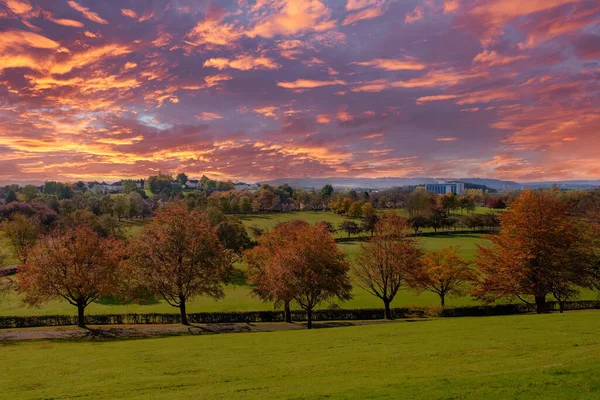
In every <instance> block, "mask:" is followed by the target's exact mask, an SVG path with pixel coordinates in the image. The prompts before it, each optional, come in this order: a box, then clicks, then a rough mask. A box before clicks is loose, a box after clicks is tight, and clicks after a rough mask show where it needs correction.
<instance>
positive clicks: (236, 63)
mask: <svg viewBox="0 0 600 400" xmlns="http://www.w3.org/2000/svg"><path fill="white" fill-rule="evenodd" d="M203 66H204V67H214V68H217V69H219V70H223V69H225V68H232V69H239V70H241V71H249V70H251V69H277V68H279V64H277V63H276V62H275V60H273V59H272V58H269V57H265V56H258V57H253V56H251V55H240V56H237V57H236V58H234V59H228V58H223V57H218V58H209V59H208V60H206V61H205V62H204V65H203Z"/></svg>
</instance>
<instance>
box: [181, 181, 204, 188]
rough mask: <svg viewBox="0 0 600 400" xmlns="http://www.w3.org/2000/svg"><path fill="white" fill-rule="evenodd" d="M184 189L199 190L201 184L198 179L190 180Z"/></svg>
mask: <svg viewBox="0 0 600 400" xmlns="http://www.w3.org/2000/svg"><path fill="white" fill-rule="evenodd" d="M185 187H187V188H188V189H201V188H202V184H201V183H200V181H199V180H198V179H190V180H188V181H187V182H186V183H185Z"/></svg>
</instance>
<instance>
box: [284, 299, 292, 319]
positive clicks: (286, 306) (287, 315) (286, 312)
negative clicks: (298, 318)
mask: <svg viewBox="0 0 600 400" xmlns="http://www.w3.org/2000/svg"><path fill="white" fill-rule="evenodd" d="M283 314H284V318H285V322H287V323H288V324H291V323H292V310H291V309H290V302H289V301H286V302H285V304H284V305H283Z"/></svg>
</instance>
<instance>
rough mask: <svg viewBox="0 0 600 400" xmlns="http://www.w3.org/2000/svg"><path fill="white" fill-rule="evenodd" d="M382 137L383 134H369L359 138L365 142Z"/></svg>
mask: <svg viewBox="0 0 600 400" xmlns="http://www.w3.org/2000/svg"><path fill="white" fill-rule="evenodd" d="M380 137H383V133H369V134H367V135H364V136H361V139H363V140H367V139H377V138H380Z"/></svg>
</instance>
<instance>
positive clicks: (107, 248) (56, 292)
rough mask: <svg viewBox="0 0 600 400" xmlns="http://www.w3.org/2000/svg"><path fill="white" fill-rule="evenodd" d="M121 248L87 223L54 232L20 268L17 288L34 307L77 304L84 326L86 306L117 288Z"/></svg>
mask: <svg viewBox="0 0 600 400" xmlns="http://www.w3.org/2000/svg"><path fill="white" fill-rule="evenodd" d="M121 247H122V246H120V245H119V243H118V242H117V241H116V240H114V239H103V238H100V237H99V236H98V235H97V234H96V233H95V232H94V231H93V230H92V229H91V228H90V227H88V226H84V225H79V226H77V227H76V228H74V229H70V230H67V231H66V232H63V233H61V232H58V231H57V232H54V233H52V234H50V235H47V236H45V237H44V238H42V239H41V240H40V242H39V244H38V245H36V246H35V247H34V248H33V249H32V251H31V256H30V257H29V258H28V259H27V262H26V263H25V265H24V266H23V267H21V268H20V269H19V273H18V278H19V279H18V283H17V290H18V292H20V293H21V294H24V298H23V300H24V302H25V303H26V304H29V305H31V306H37V305H40V304H43V303H45V302H46V301H49V300H52V299H55V298H63V299H65V300H66V301H68V302H69V304H71V305H73V306H76V307H77V325H78V326H79V327H81V328H85V316H84V312H85V308H86V307H87V306H88V305H89V304H91V303H93V302H94V301H96V300H97V299H98V298H100V296H103V295H112V294H115V292H116V290H117V287H118V273H117V272H118V266H119V260H120V250H119V248H121Z"/></svg>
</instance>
